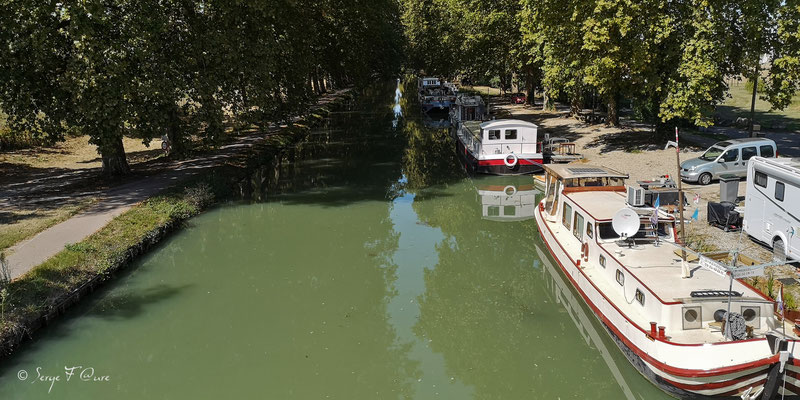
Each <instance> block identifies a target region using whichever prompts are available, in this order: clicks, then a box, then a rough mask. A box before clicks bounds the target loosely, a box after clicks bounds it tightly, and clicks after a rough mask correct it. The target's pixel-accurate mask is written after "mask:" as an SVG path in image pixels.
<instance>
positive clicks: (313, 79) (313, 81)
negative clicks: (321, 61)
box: [311, 74, 322, 95]
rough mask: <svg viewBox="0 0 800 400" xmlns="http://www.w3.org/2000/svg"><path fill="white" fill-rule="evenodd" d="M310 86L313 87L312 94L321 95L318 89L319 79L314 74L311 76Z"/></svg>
mask: <svg viewBox="0 0 800 400" xmlns="http://www.w3.org/2000/svg"><path fill="white" fill-rule="evenodd" d="M311 86H313V87H314V93H315V94H317V95H319V94H320V93H322V92H321V91H320V89H319V78H317V77H316V76H315V74H311Z"/></svg>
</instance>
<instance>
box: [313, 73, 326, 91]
mask: <svg viewBox="0 0 800 400" xmlns="http://www.w3.org/2000/svg"><path fill="white" fill-rule="evenodd" d="M314 78H315V79H316V80H317V88H318V89H319V92H317V94H322V93H325V82H324V81H323V80H322V79H321V78H320V76H319V73H316V74H314Z"/></svg>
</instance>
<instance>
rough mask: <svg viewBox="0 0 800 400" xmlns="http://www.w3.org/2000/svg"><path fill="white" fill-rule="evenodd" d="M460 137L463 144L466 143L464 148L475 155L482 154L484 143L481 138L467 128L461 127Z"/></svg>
mask: <svg viewBox="0 0 800 400" xmlns="http://www.w3.org/2000/svg"><path fill="white" fill-rule="evenodd" d="M458 136H459V138H460V139H461V142H462V143H464V146H465V147H466V148H467V149H468V150H469V151H470V152H471V153H472V154H475V155H478V154H480V153H481V148H482V146H483V145H482V143H481V139H480V136H478V135H476V134H475V133H474V132H472V130H471V129H469V128H468V127H466V126H463V125H462V126H461V128H460V129H459V130H458Z"/></svg>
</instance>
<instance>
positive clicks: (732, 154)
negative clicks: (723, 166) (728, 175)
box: [722, 149, 739, 162]
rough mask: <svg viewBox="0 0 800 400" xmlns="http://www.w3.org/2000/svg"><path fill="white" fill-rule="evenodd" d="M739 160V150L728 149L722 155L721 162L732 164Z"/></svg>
mask: <svg viewBox="0 0 800 400" xmlns="http://www.w3.org/2000/svg"><path fill="white" fill-rule="evenodd" d="M738 159H739V149H730V150H728V151H726V152H725V154H723V155H722V161H725V162H734V161H736V160H738Z"/></svg>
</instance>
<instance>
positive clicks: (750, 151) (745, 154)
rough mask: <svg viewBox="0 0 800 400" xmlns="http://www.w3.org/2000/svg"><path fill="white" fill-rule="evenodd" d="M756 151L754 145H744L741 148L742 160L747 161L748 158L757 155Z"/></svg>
mask: <svg viewBox="0 0 800 400" xmlns="http://www.w3.org/2000/svg"><path fill="white" fill-rule="evenodd" d="M756 153H757V151H756V148H755V146H754V147H745V148H743V149H742V160H743V161H747V160H749V159H750V158H752V157H755V156H757V155H758V154H756Z"/></svg>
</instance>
